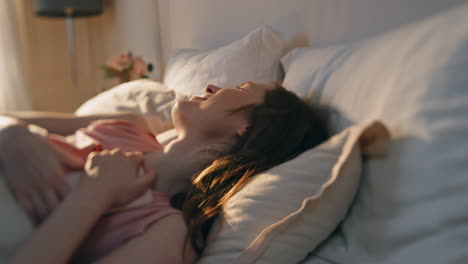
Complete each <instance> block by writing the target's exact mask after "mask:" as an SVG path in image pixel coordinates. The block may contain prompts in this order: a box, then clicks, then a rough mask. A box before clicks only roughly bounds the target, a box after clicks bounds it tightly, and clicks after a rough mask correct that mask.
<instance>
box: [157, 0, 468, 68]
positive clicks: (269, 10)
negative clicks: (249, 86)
mask: <svg viewBox="0 0 468 264" xmlns="http://www.w3.org/2000/svg"><path fill="white" fill-rule="evenodd" d="M467 1H468V0H346V1H343V0H287V1H285V0H235V1H220V0H175V1H169V0H159V1H158V7H159V8H158V10H159V16H160V25H161V40H162V54H163V60H164V61H167V59H168V55H169V54H170V53H171V52H172V51H173V50H174V49H177V48H187V47H191V48H199V49H202V50H207V49H213V48H216V47H219V46H222V45H225V44H226V43H229V42H231V41H233V40H235V39H238V38H240V37H242V36H244V35H245V34H247V33H248V32H249V31H251V30H253V29H254V28H255V27H257V26H259V25H261V24H268V25H270V26H272V27H273V29H275V30H276V31H278V32H279V33H280V34H282V36H283V37H284V38H285V39H286V41H287V48H288V49H290V48H292V47H297V46H304V45H314V46H324V45H330V44H336V43H342V42H346V41H352V40H356V39H361V38H364V37H367V36H370V35H374V34H377V33H379V32H382V31H385V30H389V29H392V28H394V27H396V26H398V25H401V24H404V23H411V22H413V21H415V20H417V19H420V18H422V17H425V16H428V15H431V14H434V13H437V12H439V11H441V10H443V9H445V8H449V7H451V6H454V5H456V4H459V3H461V2H467Z"/></svg>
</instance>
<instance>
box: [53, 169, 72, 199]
mask: <svg viewBox="0 0 468 264" xmlns="http://www.w3.org/2000/svg"><path fill="white" fill-rule="evenodd" d="M48 186H49V187H50V190H52V191H53V192H54V193H55V195H58V199H59V200H62V199H63V197H65V196H66V194H67V193H68V192H69V185H68V181H67V175H65V173H64V171H63V169H62V168H61V167H60V165H57V167H56V168H55V169H54V170H53V171H52V173H51V182H50V183H49V185H48Z"/></svg>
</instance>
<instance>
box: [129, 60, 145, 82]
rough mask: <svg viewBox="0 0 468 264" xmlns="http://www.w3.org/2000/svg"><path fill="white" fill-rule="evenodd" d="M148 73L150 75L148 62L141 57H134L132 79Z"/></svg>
mask: <svg viewBox="0 0 468 264" xmlns="http://www.w3.org/2000/svg"><path fill="white" fill-rule="evenodd" d="M146 75H148V64H146V63H145V62H144V61H143V59H142V58H141V57H133V67H132V70H131V71H130V80H136V79H139V78H141V77H143V76H146Z"/></svg>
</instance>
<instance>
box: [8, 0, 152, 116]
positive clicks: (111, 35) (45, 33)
mask: <svg viewBox="0 0 468 264" xmlns="http://www.w3.org/2000/svg"><path fill="white" fill-rule="evenodd" d="M35 1H36V0H0V22H1V23H0V33H1V34H0V80H1V82H0V111H1V112H5V111H14V110H39V111H58V112H73V111H74V110H76V108H77V107H78V106H79V105H80V104H81V103H83V102H84V101H85V100H86V99H89V98H91V97H93V96H94V95H96V94H97V93H98V92H100V91H102V90H105V89H108V88H110V87H112V86H113V85H115V84H118V81H117V80H116V79H105V78H104V72H103V70H102V69H101V67H102V65H103V64H105V63H106V61H108V59H109V58H110V57H112V56H115V55H116V54H119V53H121V52H128V51H131V52H132V53H133V54H135V55H138V56H141V57H142V58H143V59H144V60H145V61H146V62H151V63H152V64H153V65H154V70H153V71H152V72H151V73H150V74H149V77H150V78H152V79H154V80H160V76H161V67H159V65H157V62H158V61H159V58H158V50H157V46H158V45H157V43H158V34H157V33H158V29H157V26H158V23H157V19H158V18H157V10H156V1H147V0H137V1H128V0H103V1H102V5H103V12H102V14H100V15H97V16H91V17H84V18H79V17H78V18H74V19H73V36H74V43H73V44H74V54H75V55H76V60H75V62H74V71H75V73H74V74H75V76H76V78H75V79H76V81H75V83H73V81H72V79H73V72H72V71H73V67H72V65H71V64H72V61H71V56H70V54H69V45H70V43H69V41H68V40H67V22H66V19H65V18H63V17H62V18H53V17H45V16H38V15H36V14H35V4H37V3H36V2H35Z"/></svg>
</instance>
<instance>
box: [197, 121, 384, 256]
mask: <svg viewBox="0 0 468 264" xmlns="http://www.w3.org/2000/svg"><path fill="white" fill-rule="evenodd" d="M360 139H361V140H360ZM388 139H389V135H388V133H387V130H386V128H385V127H384V126H383V125H382V124H381V123H379V122H374V123H371V124H367V125H359V126H353V127H351V128H349V129H347V130H346V131H344V132H342V133H340V134H338V135H335V136H334V137H332V138H331V139H329V140H328V141H327V142H325V143H323V144H321V145H319V146H318V147H316V148H314V149H311V150H308V151H306V152H304V153H303V154H301V155H300V156H298V157H296V158H295V159H293V160H291V161H288V162H286V163H284V164H281V165H279V166H277V167H274V168H273V169H271V170H269V171H268V172H266V173H262V174H260V175H257V176H255V177H254V178H252V179H251V180H250V181H249V182H248V183H247V185H246V186H245V187H244V188H242V190H240V191H239V192H238V193H237V194H235V195H234V196H233V197H232V198H231V199H230V200H229V202H228V203H227V205H226V206H225V208H224V209H223V212H222V214H221V215H220V216H219V217H218V218H217V219H216V221H215V224H214V226H213V229H212V230H211V231H210V234H209V238H208V245H207V247H206V249H205V250H204V252H203V256H202V257H201V259H200V260H199V262H198V263H199V264H211V263H213V264H214V263H216V264H217V263H239V264H246V263H265V264H267V263H268V264H275V263H278V264H284V263H297V262H298V261H300V260H301V259H303V258H304V257H305V256H306V254H307V253H308V252H309V251H311V250H312V249H314V248H315V247H316V246H317V245H318V244H320V243H321V242H322V241H323V240H325V238H326V237H328V236H329V234H330V233H331V232H332V231H333V230H334V229H335V228H336V226H337V225H338V223H339V222H340V221H341V220H342V219H343V217H344V216H345V213H346V211H347V209H348V206H349V205H350V204H351V201H352V200H353V196H354V194H355V192H356V189H357V187H358V183H359V179H360V175H361V155H360V154H361V150H360V147H359V144H358V142H359V141H361V142H363V143H365V144H366V145H365V146H364V147H365V150H368V151H370V152H371V153H374V154H382V153H383V152H385V148H386V144H387V143H388ZM376 147H377V148H376Z"/></svg>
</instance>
